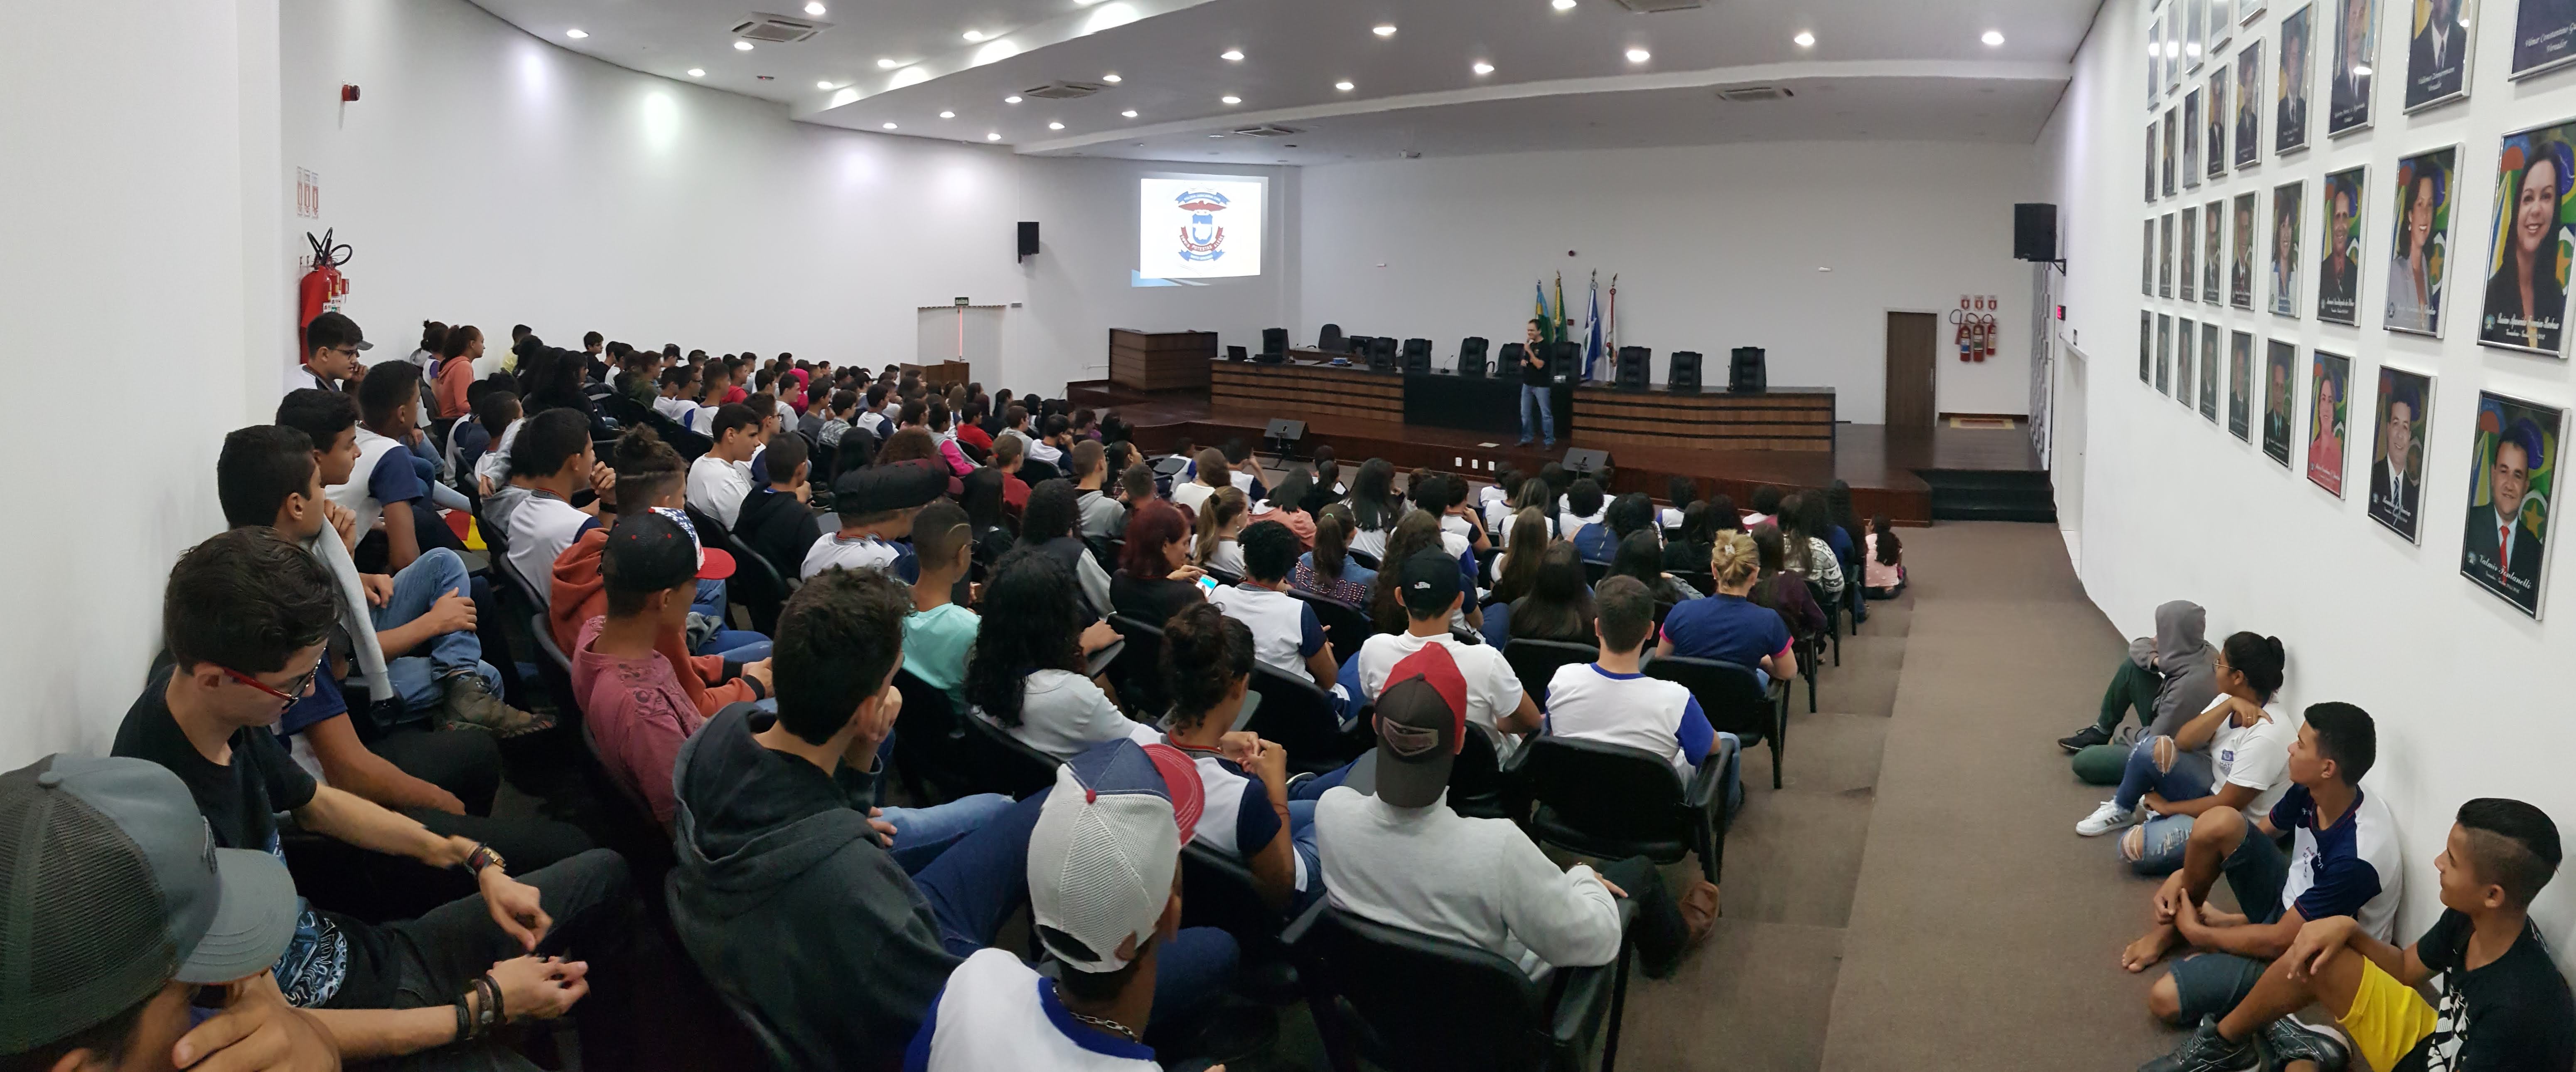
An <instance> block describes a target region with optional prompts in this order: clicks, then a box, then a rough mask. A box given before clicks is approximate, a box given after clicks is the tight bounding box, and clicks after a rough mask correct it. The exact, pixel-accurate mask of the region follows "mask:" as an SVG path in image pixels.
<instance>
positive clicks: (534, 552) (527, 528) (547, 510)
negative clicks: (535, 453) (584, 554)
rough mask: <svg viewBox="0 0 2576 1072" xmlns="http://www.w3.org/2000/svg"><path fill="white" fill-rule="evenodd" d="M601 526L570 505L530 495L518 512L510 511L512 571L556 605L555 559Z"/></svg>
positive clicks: (539, 494) (559, 500)
mask: <svg viewBox="0 0 2576 1072" xmlns="http://www.w3.org/2000/svg"><path fill="white" fill-rule="evenodd" d="M597 524H599V519H598V518H596V517H592V516H590V515H589V514H585V513H582V512H581V511H579V510H576V509H573V506H572V504H571V503H568V502H565V501H563V500H562V499H559V498H556V497H555V496H553V495H551V494H548V493H544V492H538V493H535V494H532V495H529V496H528V497H527V499H526V501H524V502H521V503H520V504H519V508H518V509H516V510H512V511H510V568H512V569H515V570H518V571H519V579H521V580H524V581H526V582H528V585H529V587H532V588H535V589H536V590H537V595H538V596H540V597H542V598H543V599H545V600H546V601H547V603H548V604H550V605H551V604H552V603H553V602H554V591H555V584H554V581H555V558H556V557H557V556H560V555H562V554H563V553H564V548H567V547H570V546H572V544H573V541H574V540H578V539H580V538H581V534H582V531H583V530H584V529H588V528H590V527H591V526H593V525H597Z"/></svg>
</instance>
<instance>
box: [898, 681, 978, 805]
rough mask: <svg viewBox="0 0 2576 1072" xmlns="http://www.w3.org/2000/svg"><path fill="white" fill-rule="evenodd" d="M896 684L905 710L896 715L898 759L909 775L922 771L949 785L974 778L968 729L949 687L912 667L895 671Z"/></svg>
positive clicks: (934, 779) (960, 784)
mask: <svg viewBox="0 0 2576 1072" xmlns="http://www.w3.org/2000/svg"><path fill="white" fill-rule="evenodd" d="M894 688H895V691H896V692H898V693H901V694H902V695H903V710H902V711H900V712H898V713H897V714H896V715H895V718H894V747H895V762H896V763H897V764H898V765H900V766H901V767H903V768H905V770H906V776H907V777H910V776H912V775H919V776H921V777H924V778H927V779H929V780H930V781H931V782H933V783H934V784H937V785H940V786H943V787H948V788H958V787H962V786H964V785H966V784H968V783H969V782H971V781H972V780H973V779H972V778H971V773H972V771H971V768H970V767H969V766H968V764H969V763H970V762H971V757H970V756H969V755H968V754H967V750H966V735H965V730H964V728H963V727H962V726H960V725H959V724H958V723H959V721H960V720H959V718H958V715H957V709H956V708H955V707H954V706H953V705H951V704H950V703H949V700H948V693H947V691H946V690H943V689H939V688H934V687H932V686H931V684H930V683H929V682H927V681H923V680H922V679H920V678H919V677H916V676H914V674H913V672H912V671H910V670H897V671H895V675H894Z"/></svg>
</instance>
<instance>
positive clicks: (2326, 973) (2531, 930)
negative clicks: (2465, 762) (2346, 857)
mask: <svg viewBox="0 0 2576 1072" xmlns="http://www.w3.org/2000/svg"><path fill="white" fill-rule="evenodd" d="M2559 853H2560V846H2559V841H2558V824H2556V823H2554V822H2551V821H2550V819H2549V815H2548V813H2546V812H2543V811H2541V810H2540V809H2539V808H2535V807H2533V806H2531V805H2529V804H2525V803H2523V802H2522V801H2519V800H2503V799H2498V798H2493V797H2488V798H2482V799H2478V800H2472V801H2469V802H2468V803H2466V804H2462V805H2460V811H2459V815H2458V816H2457V818H2456V820H2455V821H2454V822H2453V823H2452V824H2451V832H2450V836H2449V837H2448V838H2446V839H2445V840H2444V842H2443V846H2442V853H2441V855H2439V856H2436V857H2434V858H2433V870H2434V873H2435V874H2436V875H2437V876H2439V878H2440V883H2439V886H2438V891H2439V892H2438V896H2439V897H2440V899H2441V904H2442V914H2441V916H2440V917H2439V918H2437V919H2435V920H2434V921H2433V925H2432V926H2431V927H2430V928H2428V929H2426V930H2425V931H2424V934H2423V936H2422V937H2420V938H2418V939H2416V941H2415V944H2413V945H2410V946H2407V947H2405V948H2403V949H2400V948H2398V947H2397V946H2395V945H2394V944H2391V943H2390V942H2389V941H2387V940H2386V939H2384V938H2381V937H2379V936H2377V935H2374V934H2372V933H2371V931H2370V929H2369V928H2367V927H2365V926H2363V925H2362V923H2361V921H2360V920H2357V919H2355V918H2354V917H2351V916H2331V917H2328V918H2325V919H2320V920H2315V921H2312V922H2310V923H2308V924H2307V925H2305V926H2303V927H2301V928H2299V933H2298V937H2297V938H2295V939H2293V940H2292V941H2291V943H2290V946H2289V949H2288V951H2287V952H2284V953H2283V954H2282V955H2281V957H2280V959H2278V960H2275V961H2273V962H2272V966H2271V967H2270V968H2267V969H2265V970H2264V972H2263V976H2262V979H2261V980H2260V981H2258V982H2256V983H2255V984H2254V989H2253V992H2252V993H2250V994H2248V995H2246V997H2245V1000H2243V1001H2240V1002H2238V1003H2237V1005H2236V1008H2235V1009H2234V1010H2232V1011H2230V1012H2229V1013H2228V1014H2227V1015H2226V1016H2225V1017H2224V1018H2220V1019H2213V1020H2205V1021H2202V1022H2201V1024H2200V1026H2199V1028H2198V1029H2197V1030H2195V1031H2193V1032H2192V1034H2191V1036H2190V1037H2189V1038H2186V1039H2184V1040H2183V1041H2182V1044H2181V1045H2179V1046H2176V1047H2175V1048H2174V1051H2173V1053H2172V1054H2170V1055H2168V1056H2165V1057H2162V1058H2158V1059H2157V1060H2155V1061H2151V1062H2149V1063H2147V1065H2145V1066H2144V1067H2145V1069H2147V1070H2148V1072H2184V1070H2190V1072H2221V1070H2236V1069H2251V1068H2254V1067H2256V1066H2257V1065H2258V1064H2259V1063H2260V1062H2261V1061H2262V1054H2261V1053H2260V1052H2259V1051H2258V1050H2257V1049H2256V1040H2257V1039H2258V1038H2259V1039H2260V1040H2262V1043H2263V1045H2265V1046H2267V1047H2268V1048H2270V1049H2271V1051H2272V1053H2273V1058H2274V1066H2273V1067H2276V1068H2281V1069H2287V1070H2302V1069H2304V1070H2306V1072H2337V1070H2339V1069H2341V1068H2343V1067H2344V1065H2345V1062H2346V1061H2347V1060H2348V1059H2349V1058H2350V1057H2351V1056H2353V1055H2354V1054H2355V1053H2356V1052H2357V1053H2358V1054H2359V1056H2361V1057H2362V1058H2363V1059H2364V1060H2365V1061H2367V1062H2368V1063H2369V1066H2370V1067H2371V1068H2374V1069H2386V1070H2388V1072H2427V1070H2431V1069H2458V1070H2462V1072H2487V1070H2501V1069H2509V1068H2510V1069H2521V1068H2531V1069H2541V1068H2547V1069H2559V1068H2566V1067H2568V1065H2569V1064H2570V1063H2571V1062H2576V999H2572V998H2570V996H2569V993H2568V987H2567V979H2566V977H2565V976H2562V975H2560V974H2559V973H2558V966H2557V964H2556V963H2554V962H2553V961H2552V959H2551V957H2550V953H2549V944H2548V942H2547V941H2546V940H2545V939H2543V938H2542V937H2541V934H2540V928H2539V927H2538V926H2536V925H2534V924H2533V922H2532V920H2531V917H2530V915H2529V913H2530V910H2531V899H2532V898H2533V897H2534V896H2537V895H2538V894H2539V893H2540V890H2541V888H2542V887H2544V886H2547V885H2548V884H2549V879H2550V877H2551V876H2553V875H2555V874H2557V872H2558V864H2559V860H2560V855H2559ZM2436 974H2438V975H2440V976H2441V977H2442V989H2441V996H2440V1000H2439V1003H2438V1004H2436V1003H2435V1002H2434V1001H2430V1000H2427V999H2426V998H2425V997H2424V994H2423V987H2424V986H2425V984H2426V983H2429V982H2431V981H2432V979H2433V976H2435V975H2436ZM2312 1004H2314V1005H2323V1006H2324V1007H2325V1010H2326V1011H2327V1012H2328V1013H2331V1014H2333V1015H2334V1017H2335V1018H2336V1020H2337V1021H2338V1022H2339V1023H2341V1025H2342V1027H2343V1031H2342V1032H2337V1031H2334V1030H2332V1029H2329V1028H2322V1027H2313V1026H2310V1025H2308V1024H2306V1023H2303V1022H2301V1021H2300V1020H2298V1019H2297V1018H2296V1016H2295V1015H2294V1014H2296V1013H2297V1012H2298V1011H2299V1010H2301V1009H2304V1008H2307V1007H2308V1006H2309V1005H2312ZM2344 1032H2349V1035H2347V1034H2345V1033H2344Z"/></svg>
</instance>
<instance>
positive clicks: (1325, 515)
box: [1315, 503, 1352, 581]
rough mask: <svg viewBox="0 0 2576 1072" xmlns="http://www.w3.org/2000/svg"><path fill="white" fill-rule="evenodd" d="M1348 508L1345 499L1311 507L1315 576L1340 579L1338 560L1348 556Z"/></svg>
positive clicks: (1349, 543)
mask: <svg viewBox="0 0 2576 1072" xmlns="http://www.w3.org/2000/svg"><path fill="white" fill-rule="evenodd" d="M1351 524H1352V522H1351V508H1350V506H1349V505H1348V504H1345V503H1325V504H1324V506H1323V508H1322V509H1319V510H1316V511H1315V576H1316V577H1318V578H1321V579H1323V580H1327V581H1338V580H1341V579H1342V564H1343V563H1344V562H1348V561H1349V560H1350V553H1351Z"/></svg>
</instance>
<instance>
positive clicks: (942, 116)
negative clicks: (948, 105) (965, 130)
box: [939, 112, 957, 119]
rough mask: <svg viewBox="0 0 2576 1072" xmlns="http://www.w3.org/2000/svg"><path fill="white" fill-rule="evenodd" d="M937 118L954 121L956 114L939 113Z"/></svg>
mask: <svg viewBox="0 0 2576 1072" xmlns="http://www.w3.org/2000/svg"><path fill="white" fill-rule="evenodd" d="M939 118H941V119H955V118H957V113H955V112H941V113H939Z"/></svg>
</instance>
